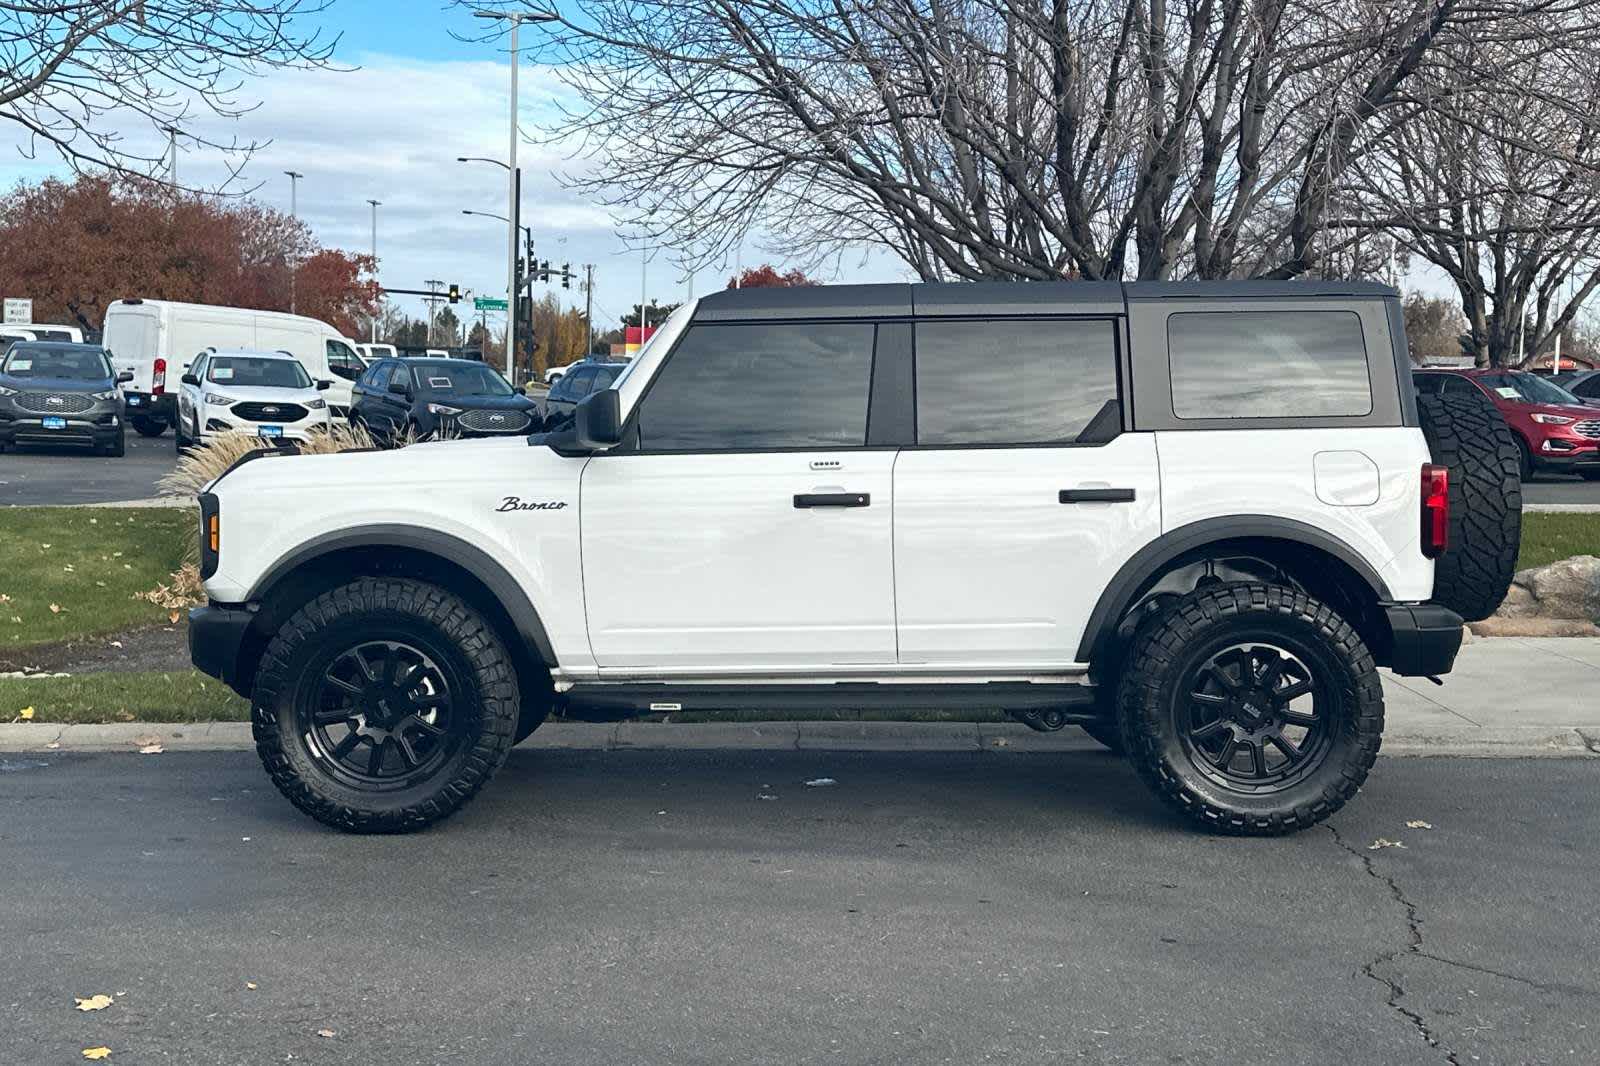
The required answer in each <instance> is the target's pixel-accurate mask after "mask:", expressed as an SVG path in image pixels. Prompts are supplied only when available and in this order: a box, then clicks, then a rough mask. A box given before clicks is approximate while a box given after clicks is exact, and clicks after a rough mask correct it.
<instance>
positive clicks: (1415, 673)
mask: <svg viewBox="0 0 1600 1066" xmlns="http://www.w3.org/2000/svg"><path fill="white" fill-rule="evenodd" d="M1384 613H1385V614H1387V615H1388V618H1389V630H1390V632H1391V633H1393V634H1394V642H1393V644H1391V646H1390V651H1389V669H1391V670H1393V671H1394V672H1395V673H1397V674H1399V675H1400V676H1402V677H1436V676H1438V675H1439V674H1448V673H1449V672H1450V668H1451V667H1452V666H1453V665H1455V661H1456V652H1458V651H1460V650H1461V635H1462V630H1463V625H1464V624H1463V622H1462V621H1461V616H1460V615H1459V614H1456V613H1455V612H1454V611H1452V610H1450V609H1449V608H1448V607H1441V606H1439V605H1438V604H1437V603H1391V604H1388V605H1386V606H1385V607H1384Z"/></svg>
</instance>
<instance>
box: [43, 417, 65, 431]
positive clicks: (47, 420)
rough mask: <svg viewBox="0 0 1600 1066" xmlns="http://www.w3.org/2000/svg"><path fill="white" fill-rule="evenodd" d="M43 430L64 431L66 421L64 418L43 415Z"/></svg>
mask: <svg viewBox="0 0 1600 1066" xmlns="http://www.w3.org/2000/svg"><path fill="white" fill-rule="evenodd" d="M44 428H45V429H66V428H67V420H66V419H65V418H62V417H61V416H60V415H45V416H44Z"/></svg>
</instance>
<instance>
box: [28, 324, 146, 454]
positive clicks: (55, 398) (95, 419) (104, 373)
mask: <svg viewBox="0 0 1600 1066" xmlns="http://www.w3.org/2000/svg"><path fill="white" fill-rule="evenodd" d="M132 380H133V375H132V374H130V373H127V372H124V373H122V374H118V373H117V372H116V371H115V370H113V369H112V368H111V360H110V359H108V358H106V353H105V349H103V348H101V347H100V346H99V345H98V344H72V343H70V342H63V341H17V342H16V343H14V344H12V345H11V346H10V347H9V348H7V349H6V351H5V355H4V356H3V357H0V452H3V451H5V450H6V449H7V448H10V447H12V446H13V445H17V444H76V445H79V446H83V447H89V448H93V449H94V450H95V451H96V452H99V453H100V454H102V455H111V456H120V455H122V454H123V452H124V450H125V447H126V445H125V443H124V438H123V430H124V426H123V422H124V420H125V414H124V410H123V404H122V391H121V390H120V389H118V388H117V386H118V385H119V384H121V383H122V382H124V381H132Z"/></svg>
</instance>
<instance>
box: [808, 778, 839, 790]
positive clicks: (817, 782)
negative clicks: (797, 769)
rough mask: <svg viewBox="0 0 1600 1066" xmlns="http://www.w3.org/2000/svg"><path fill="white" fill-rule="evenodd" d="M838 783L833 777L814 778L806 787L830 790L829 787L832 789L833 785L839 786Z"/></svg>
mask: <svg viewBox="0 0 1600 1066" xmlns="http://www.w3.org/2000/svg"><path fill="white" fill-rule="evenodd" d="M838 783H839V782H837V781H835V780H834V779H833V778H831V777H814V778H812V779H811V780H810V781H807V782H806V787H807V788H829V787H831V786H833V785H837V784H838Z"/></svg>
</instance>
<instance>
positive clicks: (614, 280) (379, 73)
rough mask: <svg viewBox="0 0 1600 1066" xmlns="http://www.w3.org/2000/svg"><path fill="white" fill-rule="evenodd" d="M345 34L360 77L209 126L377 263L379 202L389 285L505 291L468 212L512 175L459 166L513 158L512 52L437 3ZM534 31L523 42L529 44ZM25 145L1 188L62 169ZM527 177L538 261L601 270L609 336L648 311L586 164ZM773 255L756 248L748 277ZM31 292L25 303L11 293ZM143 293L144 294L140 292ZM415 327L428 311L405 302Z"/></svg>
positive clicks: (499, 265) (187, 153) (394, 0)
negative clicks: (374, 215) (373, 250)
mask: <svg viewBox="0 0 1600 1066" xmlns="http://www.w3.org/2000/svg"><path fill="white" fill-rule="evenodd" d="M307 25H317V26H321V27H323V28H325V30H326V31H327V32H328V33H330V34H338V35H340V42H339V45H338V50H337V52H336V55H335V59H336V61H337V64H338V65H339V66H340V67H344V68H355V69H353V70H348V71H346V70H323V71H275V72H272V73H270V74H268V75H266V76H264V77H261V78H258V79H253V80H251V81H249V82H247V83H246V85H245V86H244V88H243V90H242V91H241V94H240V96H241V98H243V99H249V100H259V101H260V103H261V106H260V107H259V108H258V109H256V110H255V111H253V112H252V113H250V114H248V115H245V116H244V117H242V118H240V119H238V120H236V121H225V120H220V119H217V118H215V117H214V116H210V115H203V116H201V117H200V118H199V119H197V124H196V125H197V128H198V129H200V130H202V131H203V132H204V133H205V134H206V135H208V136H210V137H212V138H215V139H220V140H224V141H226V140H229V139H231V138H232V137H234V136H237V137H238V138H239V139H241V140H260V141H270V142H271V143H270V144H269V145H268V146H267V147H265V148H264V149H262V150H261V151H260V152H258V153H257V154H256V155H255V156H254V157H253V158H252V160H251V161H250V163H249V165H248V166H247V168H246V171H245V178H246V180H247V181H248V182H249V183H250V184H251V185H256V186H258V188H257V189H256V192H255V193H254V195H255V196H256V197H257V198H259V199H261V200H263V201H265V202H267V203H270V204H272V205H274V206H277V207H279V208H281V209H283V210H288V208H289V184H290V183H289V179H288V178H287V177H285V176H284V174H283V172H284V171H285V170H295V171H299V172H301V173H303V174H304V175H305V177H304V179H302V180H301V181H300V182H299V212H300V215H301V217H302V218H304V219H305V220H306V221H307V222H308V223H309V224H310V225H311V226H312V228H313V229H314V230H315V232H316V234H317V237H318V238H319V239H320V240H321V241H322V243H323V244H325V245H329V246H332V247H339V248H347V249H351V250H354V251H363V252H364V251H367V250H368V248H369V245H370V243H371V214H370V212H371V209H370V207H369V206H368V204H367V202H366V201H367V200H368V199H377V200H380V201H382V203H383V206H382V207H380V208H379V209H378V255H379V262H380V271H379V274H380V280H381V281H382V282H383V284H385V285H387V286H390V287H394V288H423V287H424V284H423V283H424V282H425V281H427V280H429V279H437V280H440V281H443V282H446V283H450V282H455V283H458V284H460V285H462V286H464V287H466V288H469V289H472V290H474V291H475V292H477V293H480V294H483V295H489V296H504V294H505V227H504V225H503V224H501V223H497V222H494V221H492V220H489V219H480V218H471V217H467V216H464V215H462V214H461V211H462V210H463V209H471V210H481V211H489V212H494V213H496V214H504V213H505V209H506V200H507V189H506V182H505V177H504V171H502V170H501V169H500V168H498V167H493V166H489V165H485V164H469V165H463V164H460V163H457V162H456V157H457V156H473V155H481V156H490V157H494V158H499V159H503V158H504V157H505V154H506V141H507V133H508V130H507V126H508V115H507V106H508V97H507V94H508V92H509V87H510V70H509V67H508V65H507V53H506V52H505V50H504V46H503V45H501V46H496V45H493V44H476V43H466V42H462V41H458V40H456V39H455V38H454V37H453V36H452V35H451V32H450V31H451V30H455V31H456V32H457V33H460V34H471V33H475V32H479V31H481V30H482V29H484V28H485V27H484V24H483V23H482V22H479V21H478V20H475V19H473V18H471V17H470V16H469V15H468V14H467V13H466V12H465V11H463V10H461V9H459V8H451V7H446V6H445V5H444V4H443V3H442V2H441V0H335V3H334V4H333V5H332V7H331V9H330V10H329V11H327V12H325V13H323V14H322V15H319V16H317V18H316V20H315V21H314V22H308V23H307ZM529 32H530V31H527V30H524V36H525V37H526V35H527V34H528V33H529ZM521 81H522V85H521V103H522V108H521V114H522V123H523V125H524V128H527V127H529V126H530V125H532V124H537V122H538V121H539V120H540V117H541V116H542V115H548V114H549V109H550V108H551V104H552V101H553V100H554V99H555V95H556V94H557V93H558V92H559V91H560V87H559V86H558V85H557V84H556V83H555V81H554V79H553V78H552V77H551V76H550V75H549V74H548V73H547V72H545V71H542V70H540V69H538V68H536V67H534V66H533V65H532V63H531V62H529V61H527V60H526V59H525V60H524V63H523V67H522V75H521ZM118 132H119V133H121V134H122V135H123V136H124V137H125V138H126V140H127V142H128V144H129V145H130V146H131V147H134V148H138V149H141V150H149V151H151V152H152V153H153V154H154V153H159V152H161V151H163V150H164V144H162V142H164V140H165V137H164V135H158V134H156V133H154V132H153V131H152V130H150V129H149V128H148V126H147V125H145V124H144V123H143V122H142V121H140V122H130V123H128V125H127V126H126V128H119V129H118ZM16 143H17V142H16V136H15V134H14V132H13V131H12V129H11V128H8V127H5V126H0V183H4V184H10V183H11V182H12V181H15V180H18V179H24V180H38V179H40V178H42V177H44V176H46V175H48V174H61V173H64V172H65V171H66V168H65V166H64V165H62V164H61V163H60V162H59V161H58V160H57V159H56V158H55V157H53V156H50V155H47V154H44V153H41V154H40V156H39V158H38V159H37V160H33V161H29V160H27V159H24V158H22V156H21V153H20V152H18V151H17V150H16V148H15V147H13V146H14V145H15V144H16ZM519 153H520V156H521V158H520V162H521V164H522V166H523V169H524V174H523V221H524V223H525V224H527V225H530V226H532V227H533V230H534V237H535V241H536V256H537V258H540V259H549V260H551V261H552V262H553V264H555V265H559V264H561V263H562V262H570V263H572V264H573V267H574V269H577V268H578V265H579V264H582V263H586V262H587V263H594V264H595V268H596V269H595V306H596V310H595V322H596V325H597V327H600V328H606V327H609V326H612V325H615V324H617V322H618V321H619V319H620V316H621V314H622V313H623V312H624V311H625V310H627V309H628V308H629V307H631V306H632V305H633V304H634V303H635V302H637V301H638V299H639V292H640V290H641V256H640V253H639V252H637V251H633V250H630V249H628V248H627V247H626V246H625V244H624V242H623V241H622V240H621V239H620V238H619V237H618V235H617V233H616V227H615V224H614V220H613V219H612V218H611V216H610V215H609V214H608V213H607V212H606V211H604V210H602V209H600V208H598V207H596V206H594V205H593V204H591V203H589V202H586V201H585V200H584V199H583V198H582V197H581V196H580V195H578V194H575V193H573V192H571V191H569V190H567V189H565V188H563V187H562V185H561V183H560V182H559V181H558V180H557V174H558V173H562V172H571V171H572V170H573V168H577V167H587V166H590V165H592V164H589V163H587V162H585V161H582V160H574V159H572V158H571V156H570V153H567V152H564V151H561V150H556V149H552V148H549V147H541V146H535V145H531V144H528V143H526V142H524V143H523V144H522V146H521V147H520V148H519ZM178 166H179V177H180V179H181V180H182V182H183V183H184V184H185V185H194V184H199V185H202V186H207V187H209V186H212V185H214V184H215V183H216V182H219V181H221V180H222V178H223V176H224V174H225V169H224V165H223V160H222V158H221V157H220V156H214V155H212V154H210V153H208V152H206V151H204V150H201V149H195V148H186V149H185V150H183V151H182V152H181V153H180V158H179V164H178ZM763 258H767V257H765V256H763V255H762V253H761V252H760V251H759V249H757V248H755V247H754V246H752V247H751V248H750V249H748V250H747V251H746V253H745V260H746V263H747V265H750V264H753V263H754V262H758V261H760V260H761V259H763ZM780 265H781V261H780ZM847 266H848V267H849V268H851V273H850V274H849V275H848V278H845V277H840V278H837V279H830V280H861V281H867V280H895V279H898V278H901V277H903V276H904V271H903V270H902V268H901V267H899V265H898V264H896V263H894V262H890V261H888V260H886V259H883V258H881V257H880V258H879V259H878V260H877V261H876V262H875V264H874V265H872V266H869V267H859V266H858V265H857V264H856V261H855V260H854V259H853V258H852V259H851V260H850V262H849V263H848V264H847ZM731 273H732V264H731V263H730V264H728V266H727V267H726V268H725V269H722V270H705V271H702V272H700V273H699V274H698V275H697V276H696V277H695V278H694V280H693V285H694V291H695V292H699V293H703V292H706V291H707V290H708V289H710V288H721V287H722V286H723V285H725V284H726V283H727V278H728V276H729V274H731ZM643 287H644V288H646V289H647V291H648V293H649V296H650V298H652V299H657V300H660V301H661V302H676V301H678V300H682V299H683V298H684V297H685V295H686V294H687V293H688V292H689V288H690V281H689V279H688V278H686V277H685V276H684V274H683V272H682V270H681V268H679V267H678V266H677V265H676V264H673V263H670V262H669V261H668V257H667V256H665V255H655V256H653V257H652V258H651V259H650V262H649V264H648V266H646V267H645V269H644V286H643ZM547 291H554V292H555V293H556V294H557V295H558V296H559V297H560V298H561V299H562V300H563V302H566V303H569V304H571V305H574V306H578V307H581V306H582V305H583V294H582V293H581V292H580V291H579V290H578V288H577V287H576V285H575V286H574V287H573V288H572V289H568V290H563V289H561V288H560V286H559V285H550V286H546V285H540V284H535V286H534V294H535V296H536V297H537V296H540V295H542V294H543V293H545V292H547ZM14 295H25V294H14ZM129 295H133V294H129ZM397 301H398V302H399V303H400V306H402V307H403V308H404V309H406V310H407V311H408V312H409V313H411V314H413V315H421V314H422V303H421V301H420V300H416V299H413V298H397Z"/></svg>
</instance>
